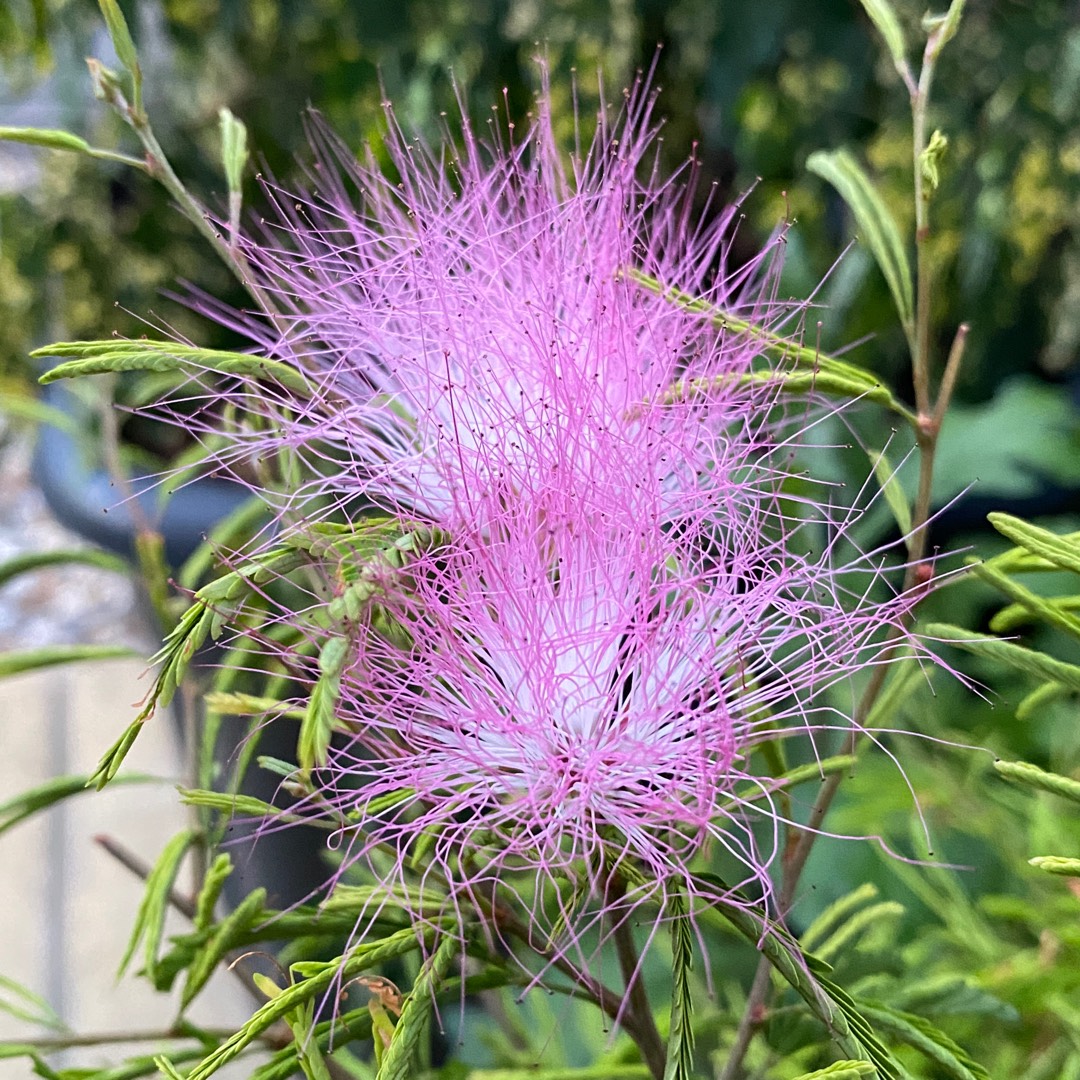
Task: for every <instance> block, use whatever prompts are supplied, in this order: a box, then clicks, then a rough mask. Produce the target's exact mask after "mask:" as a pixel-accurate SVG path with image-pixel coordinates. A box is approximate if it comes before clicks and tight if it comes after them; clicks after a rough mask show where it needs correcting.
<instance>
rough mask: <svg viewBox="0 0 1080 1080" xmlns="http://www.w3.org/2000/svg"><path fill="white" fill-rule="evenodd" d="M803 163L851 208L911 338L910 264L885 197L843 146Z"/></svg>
mask: <svg viewBox="0 0 1080 1080" xmlns="http://www.w3.org/2000/svg"><path fill="white" fill-rule="evenodd" d="M806 167H807V168H808V169H809V170H810V171H811V172H813V173H817V175H818V176H820V177H821V178H822V179H823V180H827V181H828V182H829V183H830V184H832V185H833V187H835V188H836V190H837V191H838V192H839V193H840V195H841V197H842V198H843V200H844V202H846V203H847V204H848V206H849V207H850V208H851V212H852V214H854V216H855V222H856V225H857V226H858V229H859V232H860V233H861V234H862V235H863V237H864V238H865V240H866V242H867V245H868V246H869V248H870V251H871V253H872V254H873V256H874V258H875V260H876V261H877V264H878V266H879V267H880V268H881V272H882V273H883V274H884V275H885V280H886V282H887V283H888V285H889V291H890V292H891V293H892V296H893V303H895V304H896V310H897V312H898V314H899V316H900V322H901V323H902V324H903V326H904V330H905V332H906V333H907V335H908V337H909V338H910V337H911V336H912V334H913V328H914V325H915V314H914V313H915V301H914V293H913V287H912V283H911V266H910V264H909V262H908V257H907V251H906V250H905V248H904V243H903V241H902V240H901V239H900V230H899V229H898V228H897V226H896V222H895V221H894V220H893V216H892V214H890V213H889V209H888V207H887V206H886V205H885V202H884V200H883V199H882V198H881V196H880V195H879V194H878V192H877V190H876V189H875V187H874V185H873V183H872V182H871V180H870V178H869V176H867V174H866V172H865V171H864V170H863V168H862V166H861V165H860V164H859V163H858V162H857V161H856V160H855V158H854V157H853V156H852V155H851V154H850V153H848V152H847V151H846V150H830V151H825V150H817V151H815V152H814V153H813V154H811V155H810V157H808V158H807V159H806Z"/></svg>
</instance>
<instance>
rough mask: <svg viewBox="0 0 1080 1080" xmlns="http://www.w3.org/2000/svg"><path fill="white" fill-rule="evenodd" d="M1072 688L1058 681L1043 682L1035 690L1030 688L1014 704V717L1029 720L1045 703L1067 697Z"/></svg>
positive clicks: (1045, 705) (1048, 703)
mask: <svg viewBox="0 0 1080 1080" xmlns="http://www.w3.org/2000/svg"><path fill="white" fill-rule="evenodd" d="M1071 693H1072V690H1071V689H1070V688H1069V687H1067V686H1062V685H1061V684H1059V683H1044V684H1043V685H1042V686H1040V687H1039V688H1038V689H1036V690H1032V691H1031V692H1030V693H1029V694H1027V697H1026V698H1024V700H1023V701H1022V702H1021V703H1020V704H1018V705H1017V706H1016V719H1017V720H1029V719H1031V717H1032V716H1034V715H1035V714H1036V713H1038V712H1040V711H1041V710H1043V708H1045V707H1047V705H1050V704H1052V703H1053V702H1055V701H1059V700H1061V699H1062V698H1067V697H1069V694H1071Z"/></svg>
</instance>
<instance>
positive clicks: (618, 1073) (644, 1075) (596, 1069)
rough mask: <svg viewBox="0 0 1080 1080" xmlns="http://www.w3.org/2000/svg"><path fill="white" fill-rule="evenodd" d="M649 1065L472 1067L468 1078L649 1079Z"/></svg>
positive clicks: (475, 1079) (472, 1079)
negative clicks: (532, 1067) (556, 1067)
mask: <svg viewBox="0 0 1080 1080" xmlns="http://www.w3.org/2000/svg"><path fill="white" fill-rule="evenodd" d="M650 1075H651V1074H650V1072H649V1069H648V1066H647V1065H637V1064H631V1063H625V1064H624V1063H622V1062H615V1061H613V1062H611V1064H609V1065H587V1066H585V1067H584V1068H580V1069H574V1068H562V1069H529V1070H528V1072H525V1071H523V1070H522V1069H521V1068H520V1067H518V1068H516V1069H470V1070H469V1075H468V1080H524V1078H525V1077H526V1076H527V1077H528V1080H649V1077H650Z"/></svg>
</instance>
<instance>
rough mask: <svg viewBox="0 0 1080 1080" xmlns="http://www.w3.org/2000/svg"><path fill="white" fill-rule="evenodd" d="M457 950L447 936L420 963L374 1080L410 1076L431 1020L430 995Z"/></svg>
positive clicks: (457, 944)
mask: <svg viewBox="0 0 1080 1080" xmlns="http://www.w3.org/2000/svg"><path fill="white" fill-rule="evenodd" d="M460 948H461V942H460V941H459V939H458V938H457V937H455V936H454V935H453V934H447V935H445V936H444V937H443V939H442V940H441V941H440V942H439V944H438V947H437V948H436V949H435V952H434V953H433V954H432V955H431V956H429V957H428V958H427V960H425V961H424V966H423V967H422V968H421V969H420V974H419V975H418V976H417V979H416V982H415V983H414V984H413V988H412V990H411V991H410V993H409V996H408V997H407V998H406V999H405V1004H404V1005H403V1006H402V1008H401V1017H400V1019H399V1020H398V1022H397V1024H396V1025H395V1026H394V1037H393V1038H392V1039H391V1040H390V1045H389V1046H388V1047H387V1048H386V1052H385V1053H384V1054H383V1055H382V1064H381V1065H380V1067H379V1071H378V1075H377V1080H408V1078H409V1077H410V1076H412V1075H413V1062H414V1060H415V1058H416V1051H417V1049H418V1047H419V1044H420V1039H421V1038H422V1037H423V1035H424V1034H425V1032H426V1031H427V1026H428V1023H429V1022H430V1019H431V1013H432V1007H433V1005H434V1003H435V998H434V994H435V992H436V990H437V989H438V987H439V985H440V984H441V982H442V981H443V979H444V978H445V977H446V973H447V971H449V970H450V965H451V964H452V963H453V962H454V959H455V957H457V955H458V953H459V951H460Z"/></svg>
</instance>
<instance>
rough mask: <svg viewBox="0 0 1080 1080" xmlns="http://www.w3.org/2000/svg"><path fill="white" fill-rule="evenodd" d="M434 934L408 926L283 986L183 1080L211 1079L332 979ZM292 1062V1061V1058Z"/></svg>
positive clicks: (396, 953)
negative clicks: (310, 974)
mask: <svg viewBox="0 0 1080 1080" xmlns="http://www.w3.org/2000/svg"><path fill="white" fill-rule="evenodd" d="M434 933H435V928H434V927H432V926H426V927H423V928H413V927H411V926H410V927H407V928H405V929H403V930H399V931H398V932H397V933H395V934H391V935H390V937H388V938H384V939H383V940H381V941H371V942H364V943H361V944H360V945H357V946H356V947H355V948H354V949H353V950H352V951H351V952H350V953H349V955H348V956H347V957H339V958H338V959H337V960H336V961H333V962H331V963H328V964H323V965H320V969H319V971H318V972H316V973H315V974H313V975H312V976H311V978H308V979H304V980H303V981H302V982H299V983H295V984H294V985H292V986H288V987H286V988H285V989H283V990H282V991H281V993H280V994H279V995H278V996H277V997H276V998H274V999H273V1000H272V1001H268V1002H266V1004H265V1005H263V1006H261V1007H260V1008H259V1009H258V1011H257V1012H256V1013H255V1015H254V1016H252V1017H251V1018H250V1019H249V1020H248V1021H247V1023H245V1024H244V1025H243V1026H242V1027H241V1028H240V1030H239V1031H237V1032H236V1033H235V1034H234V1035H232V1036H230V1037H229V1038H228V1039H226V1040H225V1042H223V1043H222V1044H221V1045H220V1046H219V1047H217V1048H216V1049H215V1050H213V1051H212V1052H211V1053H210V1054H208V1055H207V1056H206V1057H205V1058H204V1059H203V1060H202V1061H201V1062H200V1063H199V1064H198V1065H197V1066H196V1067H195V1068H194V1069H193V1070H192V1071H191V1073H190V1074H189V1075H188V1077H187V1080H207V1078H208V1077H210V1076H213V1075H214V1073H216V1072H217V1071H218V1069H220V1068H222V1066H224V1065H226V1064H228V1062H230V1061H232V1060H233V1059H234V1058H236V1057H237V1056H238V1055H239V1054H240V1053H241V1052H243V1051H244V1050H245V1049H246V1048H247V1047H248V1046H250V1045H251V1043H252V1042H254V1041H255V1040H256V1039H257V1038H258V1037H259V1036H260V1035H261V1034H262V1033H263V1032H264V1031H266V1030H267V1029H268V1028H270V1027H272V1026H273V1025H274V1024H275V1023H277V1022H278V1021H279V1020H281V1019H283V1018H284V1017H285V1016H286V1015H287V1014H288V1013H290V1012H292V1011H293V1010H294V1009H296V1008H297V1007H299V1006H300V1005H302V1004H303V1003H304V1002H305V1001H311V1000H314V999H315V998H316V997H317V995H319V994H323V993H325V992H326V990H327V989H329V988H330V986H332V985H333V984H334V982H335V980H340V982H341V984H344V983H347V982H348V981H349V980H350V979H354V978H355V977H356V976H357V975H360V974H362V973H363V972H365V971H369V970H371V969H372V968H374V967H378V966H379V965H380V964H382V963H384V962H385V961H387V960H391V959H394V958H396V957H399V956H404V955H405V954H406V953H411V952H414V951H416V950H417V949H419V948H420V947H421V945H422V944H425V943H426V944H428V945H430V941H431V937H432V935H433V934H434ZM293 1061H294V1062H295V1057H294V1058H293ZM293 1068H294V1069H295V1065H294V1066H293ZM285 1075H289V1074H288V1073H286V1074H285Z"/></svg>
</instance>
